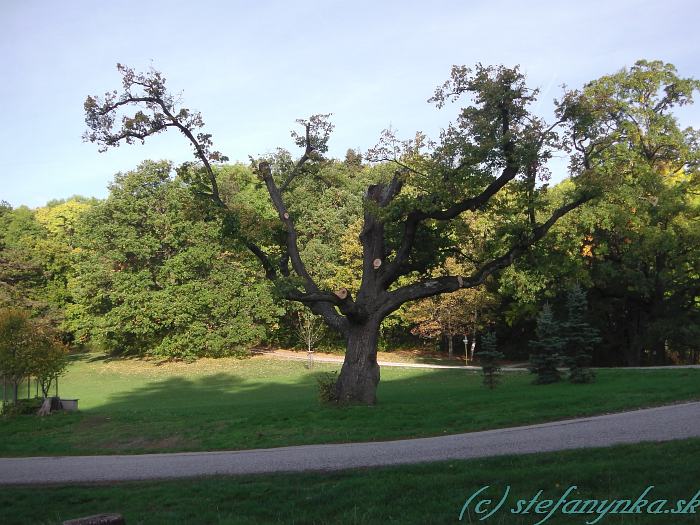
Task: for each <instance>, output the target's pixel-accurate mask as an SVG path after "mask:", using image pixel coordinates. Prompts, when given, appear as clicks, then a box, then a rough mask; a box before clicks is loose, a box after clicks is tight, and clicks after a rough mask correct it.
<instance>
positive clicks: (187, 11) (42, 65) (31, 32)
mask: <svg viewBox="0 0 700 525" xmlns="http://www.w3.org/2000/svg"><path fill="white" fill-rule="evenodd" d="M699 14H700V4H698V3H697V2H695V1H692V0H686V1H683V0H675V1H674V0H667V1H664V2H660V1H658V0H656V1H654V2H647V1H628V0H623V1H611V0H609V1H608V2H599V1H597V0H588V1H585V2H583V1H576V2H565V1H537V0H531V1H529V2H523V1H518V2H514V1H513V2H511V1H497V0H492V1H490V2H487V1H467V0H464V1H461V2H457V1H437V0H436V1H434V2H430V3H429V2H413V1H379V0H375V1H368V2H365V1H352V2H336V1H326V2H311V1H303V0H302V1H296V2H265V1H259V2H253V1H250V2H242V1H240V2H239V1H228V2H225V1H220V2H217V1H209V0H201V1H197V2H194V1H179V0H170V1H158V0H155V1H144V0H138V1H133V0H121V1H110V2H96V1H94V0H93V1H83V0H65V1H53V0H44V1H38V0H1V1H0V66H2V77H3V80H2V81H1V82H0V114H1V115H2V122H3V125H2V127H0V199H4V200H7V201H8V202H10V203H11V204H12V205H13V206H18V205H20V204H26V205H29V206H32V207H34V206H40V205H43V204H44V203H45V202H46V201H47V200H49V199H52V198H63V197H68V196H70V195H73V194H82V195H88V196H97V197H104V196H105V195H106V193H107V185H108V183H109V182H110V181H111V179H112V177H113V176H114V174H115V173H116V172H118V171H126V170H129V169H132V168H134V167H135V166H136V165H137V164H138V163H139V162H140V161H141V160H143V159H146V158H153V159H162V158H167V159H171V160H174V161H176V162H180V161H184V160H188V159H189V158H190V150H189V147H188V145H187V144H186V143H185V142H184V139H183V138H182V137H181V136H179V135H177V134H175V133H172V134H164V135H160V136H158V137H154V138H152V139H151V140H149V141H147V142H146V144H145V145H144V146H141V145H134V146H122V147H121V148H119V149H116V150H112V151H110V152H108V153H102V154H100V153H98V152H97V147H96V146H95V145H93V144H85V143H83V142H82V140H81V135H82V132H83V130H84V128H85V124H84V120H83V119H84V116H83V110H82V105H83V102H84V100H85V97H86V96H87V95H89V94H102V93H104V92H105V91H107V90H111V89H115V88H117V87H118V86H119V75H118V74H117V71H116V69H115V64H116V63H117V62H122V63H124V64H127V65H129V66H131V67H134V68H135V69H137V70H143V69H146V68H148V67H149V66H151V65H153V66H154V67H156V68H157V69H159V70H161V71H162V72H163V73H164V74H165V76H166V77H167V79H168V84H169V87H170V88H171V89H172V90H173V91H183V100H184V103H185V105H186V106H187V107H190V108H192V109H197V110H199V111H201V112H202V114H203V116H204V118H205V122H206V124H207V126H206V129H207V131H208V132H210V133H212V134H213V137H214V143H215V146H216V148H217V149H219V150H221V151H222V152H223V153H225V154H227V155H228V156H229V157H230V158H231V159H232V160H243V161H244V160H246V159H247V157H248V155H251V154H252V155H255V154H262V153H265V152H268V151H271V150H274V149H275V148H276V147H278V146H282V147H287V148H291V147H292V143H291V140H290V138H289V130H290V129H291V128H292V127H293V126H294V120H295V119H297V118H302V117H306V116H309V115H311V114H313V113H333V121H334V123H335V125H336V131H335V133H334V135H333V138H332V140H331V143H330V146H331V150H330V153H331V154H332V155H335V156H342V155H344V153H345V151H346V149H347V148H350V147H353V148H359V149H361V150H365V149H367V148H368V147H370V146H372V145H373V144H375V143H376V141H377V138H378V137H379V134H380V132H381V130H382V129H384V128H386V127H389V126H392V127H393V128H395V129H397V130H398V131H399V134H401V135H404V136H406V137H409V136H412V135H413V134H414V133H415V131H417V130H422V131H425V132H426V133H428V134H429V135H432V136H435V135H436V134H437V133H438V131H439V130H440V128H441V127H443V126H445V125H446V123H447V122H448V121H449V120H450V119H451V118H452V117H453V116H454V108H449V107H448V108H445V109H442V110H437V109H435V108H434V107H433V106H431V105H429V104H427V103H426V99H427V98H428V97H429V96H430V95H431V94H432V92H433V90H434V88H435V86H436V85H438V84H440V83H441V82H443V81H444V80H445V79H446V78H447V76H448V74H449V69H450V67H451V65H452V64H467V65H469V64H474V63H476V62H482V63H484V64H506V65H514V64H520V65H521V67H522V68H523V70H524V71H525V72H526V73H527V75H528V79H529V83H530V84H531V85H533V86H539V87H541V88H542V90H543V96H542V102H541V104H540V106H539V107H538V112H539V113H540V114H542V115H543V116H548V115H549V114H550V111H551V107H552V106H551V100H552V99H553V98H554V97H555V96H557V95H558V94H559V93H560V88H559V85H560V84H562V83H566V84H567V85H568V86H570V87H579V86H580V85H582V84H583V83H584V82H586V81H588V80H592V79H594V78H596V77H599V76H601V75H603V74H606V73H612V72H614V71H616V70H618V69H620V68H622V67H624V66H629V65H631V64H633V63H634V62H635V61H636V60H637V59H639V58H648V59H662V60H665V61H667V62H672V63H674V64H675V65H676V66H677V67H678V70H679V72H680V73H681V74H682V75H683V76H693V77H696V78H700V55H698V53H697V50H698V47H699V45H698V44H700V41H699V40H700V39H699V38H698V36H697V27H696V26H697V21H698V19H699V17H698V15H699ZM682 123H683V124H684V125H692V126H694V127H698V126H700V105H698V106H694V107H692V108H689V109H687V110H685V111H684V112H683V114H682ZM562 175H563V174H562V173H557V174H555V177H556V178H561V176H562Z"/></svg>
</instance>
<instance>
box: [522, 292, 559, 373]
mask: <svg viewBox="0 0 700 525" xmlns="http://www.w3.org/2000/svg"><path fill="white" fill-rule="evenodd" d="M535 333H536V334H537V339H535V340H534V341H530V348H531V349H532V353H531V354H530V366H529V370H530V372H532V373H533V374H535V375H536V376H537V377H536V378H535V381H534V382H535V384H537V385H548V384H550V383H557V382H559V381H561V373H560V372H559V370H558V368H557V367H558V366H559V365H560V364H561V360H562V357H563V352H564V349H565V348H566V340H565V339H564V338H563V337H562V335H561V325H560V324H559V322H558V321H557V320H556V319H555V318H554V313H553V312H552V307H551V306H549V304H548V303H545V305H544V306H543V307H542V311H541V312H540V314H539V315H538V316H537V329H536V330H535Z"/></svg>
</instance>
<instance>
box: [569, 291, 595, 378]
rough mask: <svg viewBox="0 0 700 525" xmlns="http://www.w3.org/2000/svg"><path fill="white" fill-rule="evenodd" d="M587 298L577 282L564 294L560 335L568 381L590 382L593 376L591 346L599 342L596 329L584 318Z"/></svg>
mask: <svg viewBox="0 0 700 525" xmlns="http://www.w3.org/2000/svg"><path fill="white" fill-rule="evenodd" d="M587 312H588V299H587V298H586V292H585V291H584V290H582V289H581V286H579V285H578V284H577V285H575V286H573V287H572V288H571V289H570V290H569V291H568V292H567V294H566V321H564V323H562V336H563V338H564V340H565V341H566V347H565V350H564V354H565V356H566V357H565V358H564V362H565V363H566V365H567V366H568V367H569V381H571V382H572V383H590V382H591V381H593V379H594V378H595V373H594V372H593V370H591V368H590V366H591V359H592V353H593V346H594V345H595V344H596V343H599V342H600V336H599V335H598V330H597V329H596V328H594V327H592V326H591V325H590V324H589V323H588V321H587V320H586V314H587Z"/></svg>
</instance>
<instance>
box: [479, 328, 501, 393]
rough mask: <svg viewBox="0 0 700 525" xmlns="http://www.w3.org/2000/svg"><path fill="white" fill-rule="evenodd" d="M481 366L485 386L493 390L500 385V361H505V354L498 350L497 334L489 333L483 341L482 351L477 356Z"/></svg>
mask: <svg viewBox="0 0 700 525" xmlns="http://www.w3.org/2000/svg"><path fill="white" fill-rule="evenodd" d="M476 357H478V358H479V364H480V365H481V373H482V374H483V376H484V386H486V387H487V388H490V389H493V388H496V386H497V385H498V383H499V379H500V375H501V367H500V363H499V360H501V359H503V357H504V356H503V353H501V352H499V351H498V350H497V345H496V334H495V333H493V332H487V333H486V334H485V335H484V337H482V339H481V351H479V352H478V353H477V354H476Z"/></svg>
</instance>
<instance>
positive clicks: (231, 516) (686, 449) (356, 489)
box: [0, 439, 700, 525]
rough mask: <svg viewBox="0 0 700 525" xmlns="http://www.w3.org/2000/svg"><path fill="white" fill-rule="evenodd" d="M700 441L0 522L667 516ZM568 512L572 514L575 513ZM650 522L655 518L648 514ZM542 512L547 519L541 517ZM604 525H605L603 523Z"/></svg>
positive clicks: (127, 494)
mask: <svg viewBox="0 0 700 525" xmlns="http://www.w3.org/2000/svg"><path fill="white" fill-rule="evenodd" d="M698 457H700V439H694V440H685V441H672V442H668V443H648V444H639V445H625V446H618V447H612V448H602V449H589V450H577V451H567V452H557V453H547V454H534V455H528V456H519V457H518V456H509V457H502V458H491V459H482V460H469V461H449V462H441V463H431V464H425V465H416V466H403V467H393V468H380V469H370V470H354V471H346V472H339V473H332V474H328V473H325V474H318V473H315V474H279V475H267V476H244V477H212V478H200V479H189V480H176V481H159V482H148V483H143V482H139V483H122V484H113V485H101V486H99V485H98V486H64V487H53V486H51V487H4V488H3V489H2V490H0V522H1V523H4V524H7V525H10V524H25V523H33V524H58V523H61V522H62V520H66V519H71V518H77V517H82V516H87V515H91V514H96V513H101V512H119V513H122V514H123V515H124V517H125V519H126V523H128V524H130V525H136V524H144V525H146V524H149V525H150V524H163V525H165V524H173V523H178V524H192V525H196V524H207V525H211V524H240V525H246V524H261V523H263V524H264V523H289V524H354V525H359V524H363V525H364V524H374V523H382V524H383V523H402V524H421V525H423V524H434V523H436V524H444V523H460V521H459V520H458V517H459V514H460V511H461V510H462V507H463V505H464V504H465V502H466V500H467V499H468V498H469V496H470V495H471V494H473V493H474V492H475V491H477V490H479V489H480V488H481V487H483V486H485V485H489V486H490V488H489V489H488V490H487V491H486V492H484V493H483V497H484V498H490V499H491V500H492V506H491V507H489V506H488V505H487V506H485V507H482V508H480V509H479V510H482V511H485V510H487V509H488V510H491V509H492V508H493V505H495V503H496V502H498V501H500V499H501V497H502V495H503V494H504V492H505V490H506V487H510V489H509V493H508V496H507V498H506V500H505V502H504V505H503V507H501V509H500V510H498V511H497V512H496V513H494V514H493V515H492V516H491V517H488V518H487V519H485V520H484V521H479V518H482V517H484V515H485V514H484V513H483V512H482V514H478V513H477V512H475V511H476V510H477V509H476V508H475V505H476V502H477V501H478V500H474V501H473V502H472V503H471V505H470V506H469V508H468V509H467V510H466V511H465V514H464V517H463V520H462V521H461V523H487V524H493V525H510V524H516V525H518V524H523V525H524V524H527V525H533V524H535V523H537V522H539V521H540V520H542V519H543V518H545V514H535V513H534V511H532V510H531V511H530V513H528V514H511V513H510V512H509V509H511V508H516V509H517V505H516V501H518V500H521V499H522V500H527V501H530V500H531V499H532V498H533V497H534V496H535V495H536V494H537V492H538V491H540V490H542V491H543V492H542V494H541V496H540V498H539V500H540V501H541V500H546V499H553V500H555V501H556V500H557V499H558V498H559V497H560V496H562V495H563V494H564V492H565V491H566V489H567V488H568V487H570V486H572V485H575V486H577V487H578V488H577V489H576V490H575V491H574V492H573V493H572V494H571V495H570V496H569V499H597V500H606V499H608V500H613V499H628V500H631V501H635V500H636V499H637V498H638V496H640V495H641V494H642V492H643V491H644V490H645V489H646V488H647V487H649V486H651V485H653V486H654V488H653V489H652V491H651V492H650V493H648V495H647V497H646V499H648V500H649V501H650V502H651V501H654V500H658V499H667V500H668V501H669V503H668V504H666V506H665V509H670V508H675V506H676V504H677V502H678V501H679V500H681V499H683V500H686V501H688V500H691V499H692V498H693V495H695V494H696V493H697V492H698V490H699V489H700V481H699V480H698V463H697V458H698ZM569 508H570V507H569ZM651 508H652V509H654V510H657V511H660V512H661V513H660V514H622V515H621V514H618V515H613V514H608V515H607V516H603V517H602V518H600V519H598V518H599V517H598V515H596V514H587V515H562V514H561V513H558V512H557V513H554V514H553V515H552V516H551V517H550V518H549V519H547V520H546V521H545V522H544V523H547V524H551V525H558V524H568V525H573V524H576V525H580V524H583V523H601V524H605V525H612V524H624V525H637V524H648V525H664V524H667V525H679V524H680V525H685V524H698V523H700V508H698V507H697V506H696V508H695V513H694V514H691V513H688V514H670V513H663V510H664V508H661V509H660V508H659V507H658V504H657V505H656V506H653V507H651ZM645 510H646V508H645ZM541 512H547V510H546V509H545V508H544V507H542V510H541ZM596 519H598V521H595V520H596Z"/></svg>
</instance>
